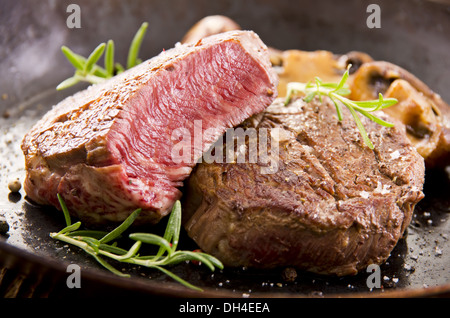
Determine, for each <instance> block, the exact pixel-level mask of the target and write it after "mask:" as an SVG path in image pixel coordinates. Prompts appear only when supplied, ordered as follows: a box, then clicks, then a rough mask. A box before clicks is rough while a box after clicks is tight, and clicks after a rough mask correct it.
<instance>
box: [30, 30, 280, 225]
mask: <svg viewBox="0 0 450 318" xmlns="http://www.w3.org/2000/svg"><path fill="white" fill-rule="evenodd" d="M277 81H278V80H277V77H276V75H275V74H274V73H273V71H272V69H271V64H270V61H269V54H268V51H267V47H266V46H265V45H264V43H263V42H262V41H261V40H260V38H259V37H258V36H257V35H256V34H255V33H254V32H251V31H230V32H226V33H223V34H219V35H214V36H211V37H208V38H205V39H202V40H201V41H198V42H196V43H194V44H183V45H177V46H176V47H175V48H173V49H170V50H166V51H163V52H162V53H161V54H160V55H158V56H156V57H154V58H152V59H150V60H147V61H145V62H143V63H142V64H140V65H138V66H136V67H134V68H132V69H130V70H128V71H125V72H124V73H121V74H119V75H117V76H115V77H113V78H112V79H110V80H108V81H106V82H104V83H101V84H97V85H93V86H90V87H88V88H87V89H86V90H83V91H81V92H78V93H76V94H75V95H74V96H71V97H68V98H66V99H64V100H63V101H61V102H60V103H59V104H57V105H56V106H54V107H53V109H52V110H50V111H49V112H48V113H47V114H46V115H45V116H44V117H43V118H42V119H41V120H40V121H39V122H38V123H37V124H36V125H35V126H34V127H33V128H32V129H31V131H30V132H28V134H27V135H26V136H25V138H24V140H23V142H22V150H23V152H24V155H25V163H26V172H27V176H26V180H25V182H24V188H25V191H26V193H27V196H28V198H30V199H31V200H33V201H35V202H36V203H38V204H45V205H54V206H56V207H59V202H58V200H57V193H59V194H60V195H61V196H62V197H63V199H64V200H65V202H66V204H67V206H68V208H69V210H70V212H71V214H72V215H73V216H75V217H78V218H79V219H80V220H83V221H84V222H87V223H90V224H103V223H108V222H120V221H123V220H124V219H125V218H126V217H127V216H128V215H129V214H130V213H131V212H132V211H134V210H135V209H137V208H142V212H141V214H140V216H139V218H138V220H137V222H140V223H150V224H154V223H157V222H158V221H159V220H160V219H161V218H162V217H163V216H165V215H167V214H168V213H169V211H170V209H171V207H172V205H173V203H174V202H175V201H176V200H177V199H179V198H180V196H181V192H180V189H179V188H180V187H181V186H182V185H183V180H184V179H185V178H186V177H187V176H189V174H190V172H191V170H192V168H193V167H194V165H195V163H196V161H197V160H198V159H199V158H201V155H202V153H203V152H204V151H205V150H206V149H208V148H209V147H210V145H211V144H213V143H214V142H215V140H216V139H217V138H219V137H220V136H221V135H222V134H223V133H224V132H225V130H226V129H227V128H229V127H233V126H235V125H238V124H240V123H241V122H242V121H244V120H245V119H246V118H248V117H250V116H251V115H253V114H256V113H259V112H261V111H262V110H264V109H265V108H266V107H267V106H269V105H270V104H271V103H272V102H273V100H274V99H275V98H276V86H277ZM199 123H200V124H199ZM177 130H181V131H183V132H184V133H185V134H184V135H179V134H178V135H177V134H175V132H176V131H177ZM180 136H181V137H183V138H184V141H185V142H186V140H192V142H191V143H188V144H187V145H188V148H186V147H185V148H183V150H184V151H185V153H184V155H185V156H184V157H183V159H184V160H174V159H173V158H174V157H173V153H172V151H173V149H174V147H176V146H178V145H179V143H180V142H181V141H180ZM183 138H181V139H183ZM194 140H195V142H194ZM185 144H186V143H185ZM186 154H187V156H186Z"/></svg>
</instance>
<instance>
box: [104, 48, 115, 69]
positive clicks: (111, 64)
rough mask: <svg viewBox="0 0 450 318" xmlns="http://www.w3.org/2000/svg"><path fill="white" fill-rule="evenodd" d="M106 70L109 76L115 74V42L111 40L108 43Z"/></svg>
mask: <svg viewBox="0 0 450 318" xmlns="http://www.w3.org/2000/svg"><path fill="white" fill-rule="evenodd" d="M105 70H106V72H107V73H108V76H109V77H112V76H114V42H113V40H109V41H108V43H107V44H106V52H105Z"/></svg>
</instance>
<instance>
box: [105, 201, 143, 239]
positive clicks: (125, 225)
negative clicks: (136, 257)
mask: <svg viewBox="0 0 450 318" xmlns="http://www.w3.org/2000/svg"><path fill="white" fill-rule="evenodd" d="M139 213H141V209H137V210H135V211H134V212H133V213H131V214H130V215H129V216H128V217H127V218H126V219H125V221H123V222H122V223H121V224H120V225H119V226H118V227H116V228H115V229H114V230H112V231H111V232H109V233H108V234H106V235H105V236H104V237H103V238H102V239H101V240H100V243H108V242H110V241H113V240H115V239H116V238H117V237H119V236H120V235H121V234H122V233H123V232H124V231H126V230H127V229H128V228H129V227H130V225H131V224H132V223H133V222H134V220H136V218H137V217H138V216H139Z"/></svg>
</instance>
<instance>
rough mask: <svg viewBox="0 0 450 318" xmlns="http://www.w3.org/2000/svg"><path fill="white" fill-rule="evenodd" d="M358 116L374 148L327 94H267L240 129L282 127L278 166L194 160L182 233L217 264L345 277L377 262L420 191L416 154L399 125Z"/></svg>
mask: <svg viewBox="0 0 450 318" xmlns="http://www.w3.org/2000/svg"><path fill="white" fill-rule="evenodd" d="M379 116H380V117H382V118H384V119H385V120H388V121H389V120H391V121H393V120H392V119H391V118H389V117H388V116H387V115H386V114H381V113H380V114H379ZM362 120H363V123H364V125H365V127H366V129H367V131H368V134H369V137H370V138H371V140H372V142H373V144H374V146H375V150H373V151H372V150H370V149H369V148H368V147H366V146H365V144H364V142H363V140H362V138H361V137H360V134H359V131H358V130H357V128H356V126H355V124H354V122H353V120H352V119H351V116H350V114H349V113H348V112H344V120H343V121H342V122H339V121H338V119H337V117H336V113H335V109H334V105H333V104H332V103H331V102H330V101H329V100H327V99H326V98H325V99H324V100H323V103H321V102H320V101H319V100H318V99H316V100H313V101H312V102H311V103H309V104H306V103H304V102H303V101H301V100H296V101H294V102H292V103H291V104H290V105H289V106H288V107H284V106H283V104H282V101H281V100H278V101H276V102H275V103H274V104H273V105H272V106H270V107H269V108H268V109H267V110H266V111H265V112H264V113H263V114H262V115H259V116H256V117H254V118H252V119H251V120H248V121H246V123H245V124H244V125H243V127H247V128H249V127H255V128H257V129H261V128H271V129H273V128H280V129H281V130H280V136H281V137H280V142H279V159H278V161H277V163H278V171H277V172H276V173H274V174H263V173H261V166H262V164H261V162H259V163H241V164H238V163H210V164H207V163H201V164H199V165H197V167H196V169H195V170H194V172H193V173H192V174H191V176H190V178H189V181H188V187H187V193H186V194H185V195H184V210H183V215H184V224H185V228H186V230H187V232H188V234H189V235H190V236H191V237H192V238H193V239H194V240H195V241H196V242H197V244H198V245H199V246H200V247H201V248H202V250H204V251H205V252H208V253H211V254H213V255H215V256H216V257H218V258H219V259H220V260H222V261H223V262H224V264H225V265H226V266H248V267H257V268H274V267H278V266H295V267H298V268H300V269H305V270H308V271H312V272H317V273H323V274H336V275H349V274H355V273H357V272H358V271H359V270H361V269H363V268H365V267H367V266H368V265H369V264H371V263H375V264H381V263H383V262H384V261H385V260H386V259H387V258H388V256H389V253H390V252H391V251H392V249H393V248H394V246H395V245H396V244H397V242H398V240H399V239H400V238H401V236H402V234H403V232H404V231H405V229H406V227H407V226H408V224H409V223H410V220H411V216H412V212H413V209H414V206H415V204H416V203H417V202H418V201H420V200H421V199H422V197H423V193H422V185H423V182H424V170H425V168H424V160H423V158H422V157H421V156H420V155H419V154H418V153H417V151H416V149H415V148H414V147H413V146H412V145H411V144H410V142H409V141H408V139H407V137H406V134H405V127H404V126H403V125H402V124H401V123H400V122H396V125H395V127H393V128H386V127H382V126H379V125H377V124H376V123H373V122H371V121H369V120H365V119H362Z"/></svg>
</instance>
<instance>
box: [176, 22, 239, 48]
mask: <svg viewBox="0 0 450 318" xmlns="http://www.w3.org/2000/svg"><path fill="white" fill-rule="evenodd" d="M240 29H241V27H240V26H239V25H238V24H237V23H236V22H235V21H233V20H232V19H230V18H228V17H226V16H223V15H210V16H207V17H204V18H203V19H201V20H200V21H198V22H197V23H196V24H194V26H193V27H192V28H190V29H189V31H188V32H187V33H186V34H185V36H184V37H183V40H182V41H181V42H182V43H197V42H198V41H199V40H201V39H203V38H204V37H207V36H210V35H213V34H218V33H222V32H226V31H232V30H240Z"/></svg>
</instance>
